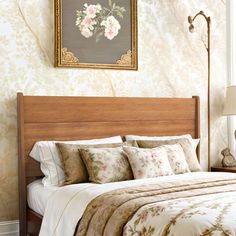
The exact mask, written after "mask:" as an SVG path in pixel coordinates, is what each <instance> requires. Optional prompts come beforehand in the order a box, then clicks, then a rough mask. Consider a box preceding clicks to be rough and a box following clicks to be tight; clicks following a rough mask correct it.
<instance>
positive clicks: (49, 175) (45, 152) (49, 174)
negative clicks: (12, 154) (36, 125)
mask: <svg viewBox="0 0 236 236" xmlns="http://www.w3.org/2000/svg"><path fill="white" fill-rule="evenodd" d="M56 143H68V144H102V143H122V139H121V137H120V136H115V137H111V138H104V139H92V140H77V141H39V142H36V143H35V144H34V147H33V149H32V150H31V152H30V154H29V155H30V156H31V157H32V158H33V159H35V160H36V161H38V162H40V168H41V170H42V172H43V174H44V175H45V177H44V178H43V180H42V182H43V184H44V186H60V185H62V184H63V183H64V181H65V176H64V170H63V166H62V163H61V157H60V153H59V151H58V149H57V147H56Z"/></svg>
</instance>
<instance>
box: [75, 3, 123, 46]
mask: <svg viewBox="0 0 236 236" xmlns="http://www.w3.org/2000/svg"><path fill="white" fill-rule="evenodd" d="M108 5H109V8H107V7H104V6H101V5H100V4H99V3H98V4H96V5H95V4H90V5H89V4H87V3H85V4H84V6H83V10H77V18H76V22H75V25H76V26H77V27H78V28H79V30H80V32H81V34H82V35H83V36H84V37H85V38H90V37H92V36H95V38H96V42H98V41H99V40H100V38H101V37H105V38H106V39H108V40H113V39H114V38H115V37H116V36H117V35H118V34H119V30H120V29H121V25H120V23H119V20H118V18H123V13H124V12H125V11H126V9H125V8H124V7H122V6H118V5H117V4H116V3H113V2H112V0H108Z"/></svg>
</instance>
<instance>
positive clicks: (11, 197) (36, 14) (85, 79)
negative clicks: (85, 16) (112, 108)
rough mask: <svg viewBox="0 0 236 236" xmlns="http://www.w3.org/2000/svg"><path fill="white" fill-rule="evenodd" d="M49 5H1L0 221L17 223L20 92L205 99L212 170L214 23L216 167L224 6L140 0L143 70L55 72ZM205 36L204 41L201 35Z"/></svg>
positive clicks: (222, 135) (197, 0) (209, 0)
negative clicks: (192, 18) (208, 36)
mask: <svg viewBox="0 0 236 236" xmlns="http://www.w3.org/2000/svg"><path fill="white" fill-rule="evenodd" d="M52 2H53V1H52V0H33V1H32V0H0V9H1V13H0V53H1V56H0V81H1V85H0V94H1V96H0V147H1V148H0V182H1V185H0V221H5V220H14V219H17V217H18V215H17V214H18V211H17V208H18V203H17V133H16V117H17V114H16V92H17V91H22V92H24V94H28V95H29V94H31V95H82V96H88V95H92V96H148V97H190V96H192V95H199V96H200V97H201V112H202V120H201V132H202V146H201V152H202V166H203V168H204V169H206V167H207V136H206V130H207V116H206V112H207V110H206V91H207V90H206V88H207V87H206V86H207V79H206V78H207V64H206V56H207V54H206V50H205V48H204V44H203V42H202V40H203V39H202V38H201V36H200V35H204V36H205V32H206V29H205V25H206V24H205V22H204V19H200V18H199V19H198V20H197V22H196V28H198V30H197V32H196V33H195V34H190V33H189V32H188V22H187V16H188V15H193V14H195V13H197V12H198V11H199V10H204V11H205V13H206V14H208V15H210V16H211V17H212V28H213V29H212V49H213V51H212V105H213V106H212V125H213V127H212V149H213V150H214V151H213V153H212V159H213V160H212V163H213V164H215V163H216V162H217V160H218V158H219V156H220V155H219V153H220V150H221V149H222V148H223V147H225V146H226V143H227V138H226V137H227V133H226V119H225V118H223V117H221V106H222V104H221V103H222V97H223V92H224V88H225V86H226V81H227V79H226V39H225V36H226V32H225V31H226V22H225V18H226V14H225V2H224V1H222V0H138V5H139V7H138V10H139V71H138V72H131V71H114V70H87V69H56V68H54V67H53V4H52ZM203 38H204V37H203Z"/></svg>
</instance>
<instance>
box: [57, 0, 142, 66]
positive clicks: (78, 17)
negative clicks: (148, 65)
mask: <svg viewBox="0 0 236 236" xmlns="http://www.w3.org/2000/svg"><path fill="white" fill-rule="evenodd" d="M54 1H55V26H56V29H55V32H56V38H55V49H56V50H55V66H56V67H68V68H71V67H73V68H74V67H75V68H98V69H119V70H120V69H122V70H137V69H138V42H137V38H138V33H137V30H138V26H137V19H138V17H137V4H138V0H54Z"/></svg>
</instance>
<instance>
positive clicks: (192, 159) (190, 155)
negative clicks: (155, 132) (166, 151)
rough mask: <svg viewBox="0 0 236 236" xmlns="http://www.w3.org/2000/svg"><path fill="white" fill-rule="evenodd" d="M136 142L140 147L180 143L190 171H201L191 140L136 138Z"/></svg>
mask: <svg viewBox="0 0 236 236" xmlns="http://www.w3.org/2000/svg"><path fill="white" fill-rule="evenodd" d="M136 143H137V144H138V146H139V147H140V148H155V147H160V146H163V145H171V144H180V145H181V146H182V148H183V151H184V154H185V158H186V161H187V163H188V167H189V169H190V171H193V172H195V171H201V166H200V164H199V162H198V159H197V155H196V152H195V149H194V148H193V146H192V144H191V142H190V141H189V140H188V139H186V138H185V139H183V138H181V139H174V140H159V141H151V140H136Z"/></svg>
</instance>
